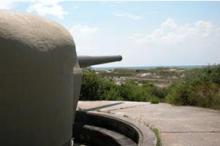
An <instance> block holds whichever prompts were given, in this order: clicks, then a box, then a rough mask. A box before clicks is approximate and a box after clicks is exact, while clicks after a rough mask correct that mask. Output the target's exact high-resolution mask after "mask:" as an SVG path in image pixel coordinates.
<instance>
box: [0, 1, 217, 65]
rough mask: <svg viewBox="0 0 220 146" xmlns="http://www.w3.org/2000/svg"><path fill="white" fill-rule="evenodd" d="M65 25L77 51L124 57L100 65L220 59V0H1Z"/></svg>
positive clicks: (11, 7) (193, 62) (7, 6)
mask: <svg viewBox="0 0 220 146" xmlns="http://www.w3.org/2000/svg"><path fill="white" fill-rule="evenodd" d="M0 9H9V10H15V11H21V12H28V13H32V14H34V15H41V16H43V17H46V18H48V19H51V20H53V21H56V22H58V23H61V24H62V25H63V26H64V27H66V29H68V30H69V31H70V32H71V34H72V35H73V38H74V40H75V43H76V47H77V53H78V55H117V54H121V55H122V56H123V61H122V62H120V63H112V64H108V65H104V66H172V65H208V64H219V63H220V2H147V1H145V2H144V1H140V2H132V1H129V2H128V1H127V2H125V1H118V2H117V1H114V2H111V1H97V2H82V1H81V2H79V1H78V2H77V1H70V0H69V1H66V0H0Z"/></svg>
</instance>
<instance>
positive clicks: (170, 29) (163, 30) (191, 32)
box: [131, 18, 220, 44]
mask: <svg viewBox="0 0 220 146" xmlns="http://www.w3.org/2000/svg"><path fill="white" fill-rule="evenodd" d="M219 29H220V27H216V26H214V25H213V24H212V23H211V22H208V21H197V22H195V23H194V24H182V25H179V24H177V23H176V22H175V21H174V20H173V19H171V18H168V19H167V20H165V21H164V22H162V23H161V25H160V27H159V28H157V29H155V30H153V31H152V32H150V33H146V34H143V33H139V34H134V35H133V36H132V37H131V38H132V39H133V40H134V41H136V42H138V43H145V44H177V43H181V42H188V41H196V40H197V41H202V40H204V39H209V38H210V37H214V36H216V35H217V36H219V35H218V34H219Z"/></svg>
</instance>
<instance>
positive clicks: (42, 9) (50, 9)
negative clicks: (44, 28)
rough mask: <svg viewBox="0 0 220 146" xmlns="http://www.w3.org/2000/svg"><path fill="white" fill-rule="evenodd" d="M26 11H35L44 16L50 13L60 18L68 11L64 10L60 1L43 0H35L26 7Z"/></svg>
mask: <svg viewBox="0 0 220 146" xmlns="http://www.w3.org/2000/svg"><path fill="white" fill-rule="evenodd" d="M27 11H28V12H36V13H37V14H39V15H42V16H46V15H51V16H55V17H58V18H60V19H62V18H63V17H64V15H67V14H68V13H67V12H66V11H64V9H63V7H62V6H61V5H60V3H59V2H58V1H57V2H51V1H47V2H43V1H36V2H33V3H32V4H31V6H29V7H28V8H27Z"/></svg>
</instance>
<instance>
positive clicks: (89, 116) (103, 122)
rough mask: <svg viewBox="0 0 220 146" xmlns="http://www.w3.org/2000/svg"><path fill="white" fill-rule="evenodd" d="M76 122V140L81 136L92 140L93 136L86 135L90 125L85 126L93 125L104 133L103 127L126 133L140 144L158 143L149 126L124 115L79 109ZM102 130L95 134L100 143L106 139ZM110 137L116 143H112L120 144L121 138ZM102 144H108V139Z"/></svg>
mask: <svg viewBox="0 0 220 146" xmlns="http://www.w3.org/2000/svg"><path fill="white" fill-rule="evenodd" d="M75 122H76V123H75V124H74V126H73V127H74V128H73V137H74V138H75V139H76V140H79V138H81V140H83V138H84V140H86V142H89V141H91V137H90V136H89V135H87V136H85V132H86V133H87V134H89V132H88V126H85V125H91V126H95V127H101V128H100V131H102V132H101V133H103V128H104V129H106V130H110V131H113V132H116V133H119V134H121V135H124V136H125V137H127V139H130V140H132V141H133V143H135V144H136V145H138V146H155V145H156V137H155V135H154V133H153V132H152V131H151V130H150V129H149V128H148V127H146V126H144V125H142V124H139V123H136V122H134V121H131V120H130V119H127V118H124V117H115V116H113V115H110V114H105V113H99V112H82V111H78V112H77V114H76V121H75ZM83 127H84V128H83ZM86 127H87V128H86ZM92 129H93V133H94V128H92ZM95 129H96V130H95V131H97V130H98V129H97V128H95ZM86 130H87V131H86ZM98 131H99V130H98ZM100 131H99V134H97V133H96V134H95V136H96V137H97V139H98V140H99V143H100V142H101V141H102V140H104V139H103V135H101V137H100ZM104 131H105V130H104ZM81 132H82V133H81ZM104 133H105V132H104ZM108 133H109V132H108ZM90 134H91V128H90ZM80 135H83V137H80ZM104 135H105V136H104V137H105V138H106V137H108V136H109V135H108V136H106V134H104ZM93 136H94V135H93ZM85 137H87V138H85ZM110 137H111V138H106V139H109V140H112V142H113V143H115V144H113V143H112V144H110V145H120V142H119V141H120V140H119V139H117V138H116V137H114V136H110ZM121 139H125V138H121ZM125 141H126V140H125ZM127 141H129V140H127ZM92 142H94V141H92ZM108 142H110V141H108ZM110 143H111V142H110ZM116 143H117V144H116ZM93 144H94V143H93ZM97 145H98V144H97ZM102 145H107V141H106V140H104V141H103V143H102ZM126 145H127V144H126ZM131 145H132V143H131Z"/></svg>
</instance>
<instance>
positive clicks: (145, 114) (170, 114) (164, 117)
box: [78, 101, 220, 146]
mask: <svg viewBox="0 0 220 146" xmlns="http://www.w3.org/2000/svg"><path fill="white" fill-rule="evenodd" d="M78 109H80V110H87V111H98V112H106V113H109V114H114V115H115V116H124V117H127V118H130V119H133V120H135V121H138V122H141V123H143V124H145V125H150V126H153V127H155V128H158V129H159V130H160V137H161V140H162V144H163V146H220V111H218V110H212V109H206V108H198V107H190V106H172V105H170V104H165V103H160V104H150V103H148V102H124V101H122V102H120V101H80V102H79V104H78Z"/></svg>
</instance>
